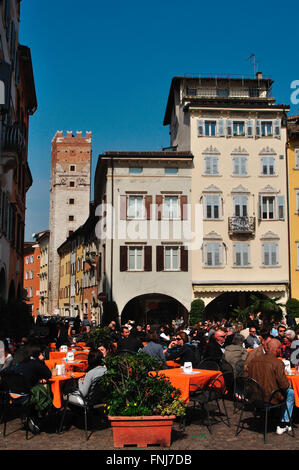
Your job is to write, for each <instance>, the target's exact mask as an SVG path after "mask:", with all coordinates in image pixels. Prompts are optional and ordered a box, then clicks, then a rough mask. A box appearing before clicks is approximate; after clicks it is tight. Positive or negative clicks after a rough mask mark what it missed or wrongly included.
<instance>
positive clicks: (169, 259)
mask: <svg viewBox="0 0 299 470" xmlns="http://www.w3.org/2000/svg"><path fill="white" fill-rule="evenodd" d="M164 253H165V260H164V269H165V271H177V270H178V269H179V248H178V247H177V246H175V247H173V246H166V247H165V250H164Z"/></svg>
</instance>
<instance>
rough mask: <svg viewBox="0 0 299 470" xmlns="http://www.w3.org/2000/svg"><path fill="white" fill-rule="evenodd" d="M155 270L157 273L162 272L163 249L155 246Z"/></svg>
mask: <svg viewBox="0 0 299 470" xmlns="http://www.w3.org/2000/svg"><path fill="white" fill-rule="evenodd" d="M156 268H157V271H163V270H164V247H163V246H157V249H156Z"/></svg>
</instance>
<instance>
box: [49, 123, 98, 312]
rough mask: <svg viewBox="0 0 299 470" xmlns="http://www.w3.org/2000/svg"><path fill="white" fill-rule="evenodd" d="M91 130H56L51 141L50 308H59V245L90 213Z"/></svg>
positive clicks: (53, 310) (53, 309) (51, 310)
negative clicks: (64, 133)
mask: <svg viewBox="0 0 299 470" xmlns="http://www.w3.org/2000/svg"><path fill="white" fill-rule="evenodd" d="M90 180H91V132H86V136H85V137H83V136H82V132H81V131H80V132H78V131H77V133H76V135H75V136H74V135H73V133H72V131H67V134H66V137H64V136H63V132H62V131H57V132H56V134H55V136H54V138H53V140H52V151H51V180H50V217H49V230H50V247H49V302H48V305H49V309H48V314H49V315H52V314H53V313H54V312H55V310H56V309H57V308H58V289H59V255H58V253H57V248H58V247H59V246H60V245H61V244H62V243H63V242H64V241H65V240H66V238H67V237H68V236H69V235H70V234H71V232H72V231H74V230H76V229H77V228H78V227H80V225H82V224H83V223H84V222H85V221H86V219H87V217H88V215H89V203H90Z"/></svg>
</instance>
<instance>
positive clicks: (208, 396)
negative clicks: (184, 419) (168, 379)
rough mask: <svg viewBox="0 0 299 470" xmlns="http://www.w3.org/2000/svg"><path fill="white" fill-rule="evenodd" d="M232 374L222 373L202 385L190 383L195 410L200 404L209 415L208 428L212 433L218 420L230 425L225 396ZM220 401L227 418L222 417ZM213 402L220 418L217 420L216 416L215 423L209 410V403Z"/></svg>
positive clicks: (191, 399) (191, 400) (191, 398)
mask: <svg viewBox="0 0 299 470" xmlns="http://www.w3.org/2000/svg"><path fill="white" fill-rule="evenodd" d="M229 375H231V373H230V372H224V373H220V374H219V375H218V376H217V377H214V378H211V379H210V380H209V382H208V383H207V384H206V385H205V386H204V387H201V386H200V385H198V384H193V383H190V394H189V397H190V402H193V410H194V409H195V407H196V406H197V405H198V406H200V407H201V408H202V409H203V410H204V411H205V412H206V415H207V419H208V424H207V426H208V430H209V432H210V433H211V434H212V424H216V423H218V422H224V423H225V424H226V425H227V426H229V427H230V418H229V416H228V412H227V408H226V405H225V398H226V394H227V392H228V391H227V387H226V381H227V378H228V376H229ZM220 401H222V404H223V409H224V414H225V418H223V417H222V414H223V413H222V411H221V408H220ZM212 402H215V403H216V405H217V408H218V412H219V416H220V420H217V419H216V418H215V417H214V423H212V421H211V415H210V412H209V407H208V405H209V404H210V403H212Z"/></svg>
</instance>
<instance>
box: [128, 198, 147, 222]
mask: <svg viewBox="0 0 299 470" xmlns="http://www.w3.org/2000/svg"><path fill="white" fill-rule="evenodd" d="M128 218H129V219H143V218H144V204H143V196H129V199H128Z"/></svg>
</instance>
